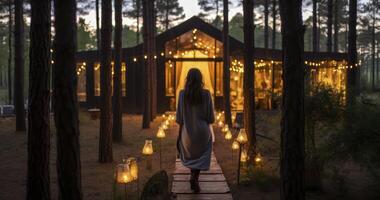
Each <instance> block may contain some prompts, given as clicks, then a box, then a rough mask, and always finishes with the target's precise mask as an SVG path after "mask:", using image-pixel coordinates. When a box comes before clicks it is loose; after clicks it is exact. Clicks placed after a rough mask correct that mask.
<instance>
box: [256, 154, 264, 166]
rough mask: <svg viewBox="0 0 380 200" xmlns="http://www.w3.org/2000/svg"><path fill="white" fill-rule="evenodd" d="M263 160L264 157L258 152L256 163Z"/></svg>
mask: <svg viewBox="0 0 380 200" xmlns="http://www.w3.org/2000/svg"><path fill="white" fill-rule="evenodd" d="M262 161H263V159H262V157H261V155H260V153H258V154H257V155H256V157H255V162H256V164H260V163H261V162H262Z"/></svg>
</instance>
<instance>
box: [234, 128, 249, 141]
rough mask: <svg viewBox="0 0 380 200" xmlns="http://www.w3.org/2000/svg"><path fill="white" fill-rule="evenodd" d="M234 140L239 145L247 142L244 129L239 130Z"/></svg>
mask: <svg viewBox="0 0 380 200" xmlns="http://www.w3.org/2000/svg"><path fill="white" fill-rule="evenodd" d="M236 140H237V141H238V142H239V143H240V144H245V143H247V142H248V137H247V133H246V132H245V129H244V128H242V129H240V131H239V134H238V136H237V139H236Z"/></svg>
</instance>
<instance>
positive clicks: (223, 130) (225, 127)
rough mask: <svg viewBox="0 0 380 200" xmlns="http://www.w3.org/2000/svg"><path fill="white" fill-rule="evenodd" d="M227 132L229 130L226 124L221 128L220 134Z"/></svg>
mask: <svg viewBox="0 0 380 200" xmlns="http://www.w3.org/2000/svg"><path fill="white" fill-rule="evenodd" d="M228 130H230V129H229V128H228V124H225V125H224V127H223V128H222V132H224V133H225V132H227V131H228Z"/></svg>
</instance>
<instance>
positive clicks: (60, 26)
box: [53, 0, 82, 200]
mask: <svg viewBox="0 0 380 200" xmlns="http://www.w3.org/2000/svg"><path fill="white" fill-rule="evenodd" d="M54 11H55V12H54V13H55V23H54V27H55V31H56V33H55V37H54V50H55V53H54V61H55V62H54V63H55V64H54V68H53V80H54V81H53V84H54V93H53V102H54V103H53V105H54V113H55V114H54V122H55V127H56V130H57V174H58V185H59V199H61V200H80V199H82V187H81V162H80V148H79V119H78V97H77V74H76V66H77V65H76V58H75V54H76V50H77V35H76V34H77V32H76V30H77V29H76V1H75V0H55V1H54Z"/></svg>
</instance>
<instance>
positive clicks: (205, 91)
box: [202, 89, 211, 97]
mask: <svg viewBox="0 0 380 200" xmlns="http://www.w3.org/2000/svg"><path fill="white" fill-rule="evenodd" d="M202 92H203V94H204V95H206V96H210V97H211V93H210V91H209V90H208V89H203V90H202Z"/></svg>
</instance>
